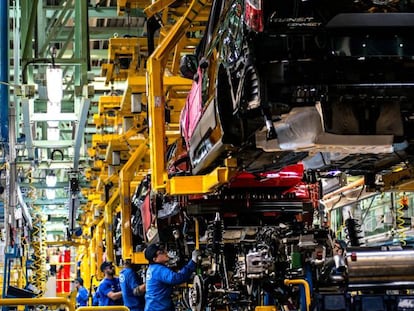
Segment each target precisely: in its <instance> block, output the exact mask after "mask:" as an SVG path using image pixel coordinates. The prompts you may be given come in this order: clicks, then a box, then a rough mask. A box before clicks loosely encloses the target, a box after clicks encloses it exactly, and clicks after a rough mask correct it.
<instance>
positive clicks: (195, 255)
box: [191, 249, 200, 263]
mask: <svg viewBox="0 0 414 311" xmlns="http://www.w3.org/2000/svg"><path fill="white" fill-rule="evenodd" d="M199 256H200V251H199V250H197V249H195V250H193V252H192V253H191V260H192V261H194V262H195V263H197V262H198V257H199Z"/></svg>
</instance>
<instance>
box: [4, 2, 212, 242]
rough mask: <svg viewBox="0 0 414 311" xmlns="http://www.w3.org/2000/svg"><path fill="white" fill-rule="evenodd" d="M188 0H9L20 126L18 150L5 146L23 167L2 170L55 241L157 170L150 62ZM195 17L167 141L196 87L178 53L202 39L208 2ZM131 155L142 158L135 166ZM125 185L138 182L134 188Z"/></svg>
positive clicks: (170, 67)
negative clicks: (151, 136) (151, 135)
mask: <svg viewBox="0 0 414 311" xmlns="http://www.w3.org/2000/svg"><path fill="white" fill-rule="evenodd" d="M189 3H190V1H185V0H178V1H177V0H175V1H174V0H159V1H154V2H153V1H150V0H146V1H144V0H118V1H116V0H107V1H103V0H101V1H99V0H89V1H76V0H70V1H64V0H14V1H10V5H9V20H10V25H11V29H10V30H11V31H10V35H9V39H10V45H11V49H10V53H9V59H10V68H9V69H10V79H9V83H10V85H11V86H12V87H11V88H10V93H11V96H10V102H11V104H10V105H9V106H15V107H16V114H15V120H9V122H10V123H11V122H15V124H16V132H15V134H14V135H15V137H10V144H9V146H10V150H12V152H10V155H7V152H6V151H4V152H3V153H4V155H5V156H9V159H10V160H11V161H10V162H11V163H15V166H14V165H12V168H11V169H10V171H9V177H10V178H9V179H8V180H6V179H5V176H4V175H5V174H3V179H4V181H3V183H10V184H11V183H13V176H16V183H17V184H18V187H17V191H18V192H19V198H21V199H20V202H18V203H19V204H18V203H12V204H11V207H13V206H17V207H19V206H23V207H25V208H23V213H22V214H23V216H25V215H26V218H28V214H29V213H28V212H27V211H26V212H25V210H26V209H27V206H24V205H28V206H29V208H32V209H33V210H34V211H35V213H40V214H41V215H42V216H43V219H44V221H45V222H46V224H47V225H46V227H47V233H48V239H49V240H61V239H66V238H67V237H68V236H69V237H70V236H71V235H72V234H73V233H74V231H76V227H77V226H78V225H79V224H78V223H77V222H78V221H79V222H80V224H82V222H83V223H85V222H88V221H95V220H94V219H95V218H96V217H95V216H96V215H97V214H100V215H102V214H103V211H104V210H105V209H106V208H108V205H113V206H114V208H115V206H117V205H119V204H120V205H121V206H122V200H121V203H120V202H119V201H120V200H119V196H121V198H122V196H123V195H130V192H131V191H132V190H130V189H129V187H131V189H133V187H135V186H136V185H137V184H138V183H139V181H140V180H141V178H142V177H143V176H144V175H146V174H147V172H148V170H149V169H150V166H149V162H150V161H149V149H148V122H147V110H146V105H147V99H146V95H145V93H146V92H147V86H146V83H147V78H146V61H147V59H148V56H149V54H150V53H151V52H152V51H153V50H154V48H155V46H156V45H157V42H160V41H161V40H162V39H163V38H165V37H166V36H167V34H168V31H169V30H170V29H171V28H172V27H173V25H175V24H176V22H177V21H178V20H179V18H180V17H181V16H182V15H183V14H184V12H186V10H187V9H188V7H189ZM194 16H198V17H197V18H195V19H194V21H193V23H192V25H191V29H189V30H187V32H188V33H187V35H186V36H185V38H184V40H180V42H179V44H178V47H176V48H175V49H174V51H173V53H171V57H170V58H169V60H168V64H167V68H166V75H167V76H168V77H167V78H166V80H165V81H164V84H165V88H166V89H167V91H166V93H167V94H168V95H167V101H168V113H169V117H170V120H169V123H168V126H167V127H168V128H166V129H165V130H166V138H167V139H168V141H169V142H172V141H173V140H174V139H175V138H176V137H178V135H179V131H178V130H179V129H178V119H179V114H180V111H181V108H182V106H183V104H184V101H185V97H186V94H187V91H188V90H189V88H190V86H191V80H186V79H184V80H183V79H182V78H181V77H179V76H178V63H179V57H180V55H181V53H189V52H192V51H193V49H194V48H195V46H196V45H197V43H198V40H199V38H200V34H202V31H203V27H204V25H205V22H206V20H207V17H208V8H207V9H206V10H202V11H201V12H197V14H196V15H194ZM148 20H150V21H151V24H150V26H148V27H147V21H148ZM154 36H155V37H154ZM148 38H150V40H148ZM59 81H62V83H56V82H59ZM56 90H57V91H58V92H56V94H55V95H52V93H55V92H54V91H56ZM53 96H57V99H52V98H51V97H53ZM9 113H10V112H9ZM14 152H15V154H14ZM13 159H15V161H13ZM131 159H133V160H135V162H136V163H135V164H129V163H130V162H129V160H131ZM131 163H132V162H131ZM124 166H125V167H124ZM131 166H133V167H132V168H131ZM127 168H128V169H129V170H130V171H127ZM120 176H121V177H120ZM51 182H52V183H51ZM122 182H124V183H125V182H127V183H130V186H129V185H128V190H127V192H125V191H126V190H123V188H122V185H120V184H119V183H122ZM118 188H120V189H121V190H120V191H118V190H117V189H118ZM22 198H23V199H22ZM4 201H7V198H4ZM22 201H25V202H22ZM9 203H10V202H9ZM4 205H5V206H6V204H4ZM79 207H82V208H79ZM7 213H8V212H7V211H6V215H7ZM9 213H10V211H9ZM75 220H76V223H75Z"/></svg>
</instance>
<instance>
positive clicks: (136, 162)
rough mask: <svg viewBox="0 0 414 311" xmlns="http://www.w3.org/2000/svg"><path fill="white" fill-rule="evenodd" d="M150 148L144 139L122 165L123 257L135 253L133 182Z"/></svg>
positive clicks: (125, 257) (130, 256)
mask: <svg viewBox="0 0 414 311" xmlns="http://www.w3.org/2000/svg"><path fill="white" fill-rule="evenodd" d="M147 150H148V143H147V141H144V142H142V143H141V144H140V146H139V147H138V148H136V149H135V151H134V153H133V154H132V156H131V157H130V158H129V160H128V162H127V163H126V164H125V165H124V166H123V167H122V169H121V171H120V173H119V189H120V191H119V194H120V196H119V199H120V206H121V218H122V219H121V220H122V227H121V228H122V229H121V232H122V235H121V242H122V258H123V259H131V258H132V253H133V245H132V233H131V189H130V186H131V182H132V181H133V180H134V176H135V174H136V171H137V169H138V168H139V167H140V165H141V163H142V160H141V159H142V158H143V157H144V156H145V154H146V153H147Z"/></svg>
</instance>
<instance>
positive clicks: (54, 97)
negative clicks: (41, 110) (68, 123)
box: [46, 67, 63, 103]
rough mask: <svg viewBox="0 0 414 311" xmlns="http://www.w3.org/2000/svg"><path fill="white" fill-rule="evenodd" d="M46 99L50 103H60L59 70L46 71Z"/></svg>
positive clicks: (61, 78)
mask: <svg viewBox="0 0 414 311" xmlns="http://www.w3.org/2000/svg"><path fill="white" fill-rule="evenodd" d="M46 88H47V98H48V99H49V101H51V102H52V103H60V102H61V101H62V98H63V73H62V69H61V68H56V67H49V68H47V70H46Z"/></svg>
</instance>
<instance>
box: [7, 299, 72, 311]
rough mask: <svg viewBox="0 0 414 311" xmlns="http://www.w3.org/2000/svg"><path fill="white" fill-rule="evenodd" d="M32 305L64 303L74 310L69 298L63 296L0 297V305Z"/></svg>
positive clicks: (70, 309)
mask: <svg viewBox="0 0 414 311" xmlns="http://www.w3.org/2000/svg"><path fill="white" fill-rule="evenodd" d="M33 305H49V306H50V305H65V306H67V307H68V308H69V311H74V310H75V307H74V306H73V305H72V303H71V302H70V300H69V299H66V298H63V297H56V298H55V297H53V298H4V299H0V306H8V307H9V306H33Z"/></svg>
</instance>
